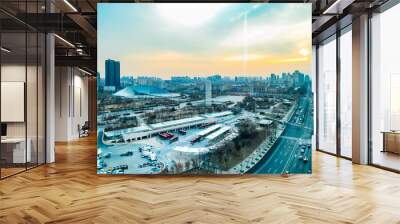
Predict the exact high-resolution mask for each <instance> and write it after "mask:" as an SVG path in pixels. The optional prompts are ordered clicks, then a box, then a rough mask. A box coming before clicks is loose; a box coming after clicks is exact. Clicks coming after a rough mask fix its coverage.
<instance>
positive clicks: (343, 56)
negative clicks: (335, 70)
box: [340, 26, 353, 158]
mask: <svg viewBox="0 0 400 224" xmlns="http://www.w3.org/2000/svg"><path fill="white" fill-rule="evenodd" d="M351 48H352V32H351V26H350V27H348V28H347V29H346V30H344V31H343V32H342V34H341V36H340V154H341V156H344V157H347V158H351V157H352V148H351V146H352V96H353V94H352V49H351Z"/></svg>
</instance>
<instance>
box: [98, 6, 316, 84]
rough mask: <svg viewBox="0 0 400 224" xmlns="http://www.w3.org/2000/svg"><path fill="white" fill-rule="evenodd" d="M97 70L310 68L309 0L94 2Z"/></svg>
mask: <svg viewBox="0 0 400 224" xmlns="http://www.w3.org/2000/svg"><path fill="white" fill-rule="evenodd" d="M97 26H98V71H99V72H100V73H101V75H103V71H104V61H105V60H106V59H108V58H112V59H115V60H119V61H121V73H122V74H123V75H134V76H137V75H154V76H160V77H162V78H169V77H170V76H171V75H190V76H208V75H212V74H221V75H229V76H236V75H256V76H260V75H267V74H269V73H272V72H274V73H280V72H286V71H292V70H294V69H299V70H303V71H305V72H309V71H310V68H311V65H310V63H311V57H310V52H311V4H276V3H275V4H274V3H259V4H256V3H240V4H238V3H229V4H222V3H196V4H195V3H173V4H166V3H140V4H133V3H118V4H117V3H100V4H98V24H97Z"/></svg>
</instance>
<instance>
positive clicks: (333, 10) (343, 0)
mask: <svg viewBox="0 0 400 224" xmlns="http://www.w3.org/2000/svg"><path fill="white" fill-rule="evenodd" d="M354 1H355V0H336V1H335V2H333V4H332V5H330V6H329V7H328V8H327V9H325V10H324V12H323V13H322V14H324V15H327V14H342V13H343V10H344V9H345V8H347V7H348V6H349V5H351V4H352V3H353V2H354Z"/></svg>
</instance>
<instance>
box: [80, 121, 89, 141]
mask: <svg viewBox="0 0 400 224" xmlns="http://www.w3.org/2000/svg"><path fill="white" fill-rule="evenodd" d="M89 129H90V123H89V121H85V123H84V124H83V125H82V127H81V126H80V125H78V130H79V138H81V137H87V136H89Z"/></svg>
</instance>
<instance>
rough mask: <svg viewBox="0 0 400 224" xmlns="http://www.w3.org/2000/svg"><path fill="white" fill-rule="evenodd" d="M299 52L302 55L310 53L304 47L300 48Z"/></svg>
mask: <svg viewBox="0 0 400 224" xmlns="http://www.w3.org/2000/svg"><path fill="white" fill-rule="evenodd" d="M299 53H300V54H301V55H302V56H304V57H305V56H307V55H309V54H310V52H309V51H308V50H307V49H305V48H302V49H300V51H299Z"/></svg>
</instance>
